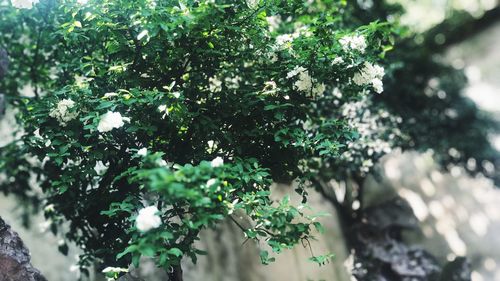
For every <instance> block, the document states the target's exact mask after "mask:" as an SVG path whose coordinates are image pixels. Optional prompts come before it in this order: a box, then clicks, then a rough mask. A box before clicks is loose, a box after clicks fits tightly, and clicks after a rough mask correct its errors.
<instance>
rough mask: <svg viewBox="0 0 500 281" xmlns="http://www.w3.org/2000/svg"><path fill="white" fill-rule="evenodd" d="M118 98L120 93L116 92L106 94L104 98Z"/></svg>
mask: <svg viewBox="0 0 500 281" xmlns="http://www.w3.org/2000/svg"><path fill="white" fill-rule="evenodd" d="M116 96H118V93H114V92H111V93H105V94H104V98H106V99H109V98H112V97H116Z"/></svg>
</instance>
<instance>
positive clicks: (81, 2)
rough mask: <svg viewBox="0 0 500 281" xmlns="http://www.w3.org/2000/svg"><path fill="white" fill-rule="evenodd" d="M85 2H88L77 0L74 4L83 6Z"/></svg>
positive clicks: (86, 0) (87, 0)
mask: <svg viewBox="0 0 500 281" xmlns="http://www.w3.org/2000/svg"><path fill="white" fill-rule="evenodd" d="M87 2H89V0H77V1H76V3H78V4H80V5H85V4H87Z"/></svg>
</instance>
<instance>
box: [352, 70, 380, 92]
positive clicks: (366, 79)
mask: <svg viewBox="0 0 500 281" xmlns="http://www.w3.org/2000/svg"><path fill="white" fill-rule="evenodd" d="M384 74H385V70H384V68H383V67H381V66H379V65H376V64H375V65H374V64H371V63H369V62H365V63H364V65H363V68H362V69H361V70H360V72H358V73H356V74H354V77H353V79H352V81H353V82H354V83H355V84H356V85H358V86H363V85H369V84H371V85H372V87H373V89H374V90H375V92H377V93H379V94H380V93H382V92H383V91H384V84H383V83H382V78H383V77H384Z"/></svg>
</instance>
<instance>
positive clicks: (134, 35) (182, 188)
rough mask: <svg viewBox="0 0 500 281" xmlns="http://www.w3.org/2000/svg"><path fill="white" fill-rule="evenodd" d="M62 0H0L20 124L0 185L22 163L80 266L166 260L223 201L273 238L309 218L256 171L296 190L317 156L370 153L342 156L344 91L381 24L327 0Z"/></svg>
mask: <svg viewBox="0 0 500 281" xmlns="http://www.w3.org/2000/svg"><path fill="white" fill-rule="evenodd" d="M79 2H80V3H79ZM79 2H75V1H53V0H47V1H41V2H40V3H37V4H35V5H34V6H33V7H32V8H30V7H29V5H28V6H27V7H19V6H18V7H17V8H16V7H12V6H10V5H8V4H7V5H5V4H4V5H3V6H2V7H1V10H0V12H1V16H2V18H3V19H5V23H4V22H2V25H1V26H0V28H2V36H1V39H0V40H1V41H0V42H1V44H2V46H6V49H7V50H8V51H9V56H10V57H11V58H12V65H11V71H10V72H9V75H8V76H7V77H6V79H4V81H2V88H3V89H5V91H6V92H7V94H8V96H9V98H10V99H11V102H12V103H13V104H16V105H17V108H18V109H19V112H18V114H17V116H18V120H19V122H20V124H21V125H22V130H23V133H22V135H21V137H20V138H19V139H18V140H16V141H15V142H13V143H11V144H10V145H8V146H6V147H5V148H4V149H2V153H4V155H3V156H2V162H1V164H0V165H1V167H2V168H3V170H4V172H5V173H6V174H7V176H6V177H5V180H4V181H2V187H3V190H6V191H9V190H12V189H13V187H15V190H16V191H15V192H18V191H21V190H28V189H31V187H30V184H31V182H30V181H29V178H30V176H33V177H36V179H37V183H38V184H39V186H40V188H41V190H42V192H43V199H44V202H45V206H46V207H45V214H46V217H47V219H48V222H49V224H50V227H51V228H52V229H53V230H54V231H56V229H57V225H60V224H62V223H63V222H64V221H69V222H70V227H69V229H68V230H67V231H65V234H64V237H65V239H68V240H71V241H74V242H76V243H77V244H78V245H79V246H81V247H82V249H84V250H85V254H84V255H83V256H82V257H81V259H80V265H82V266H83V267H85V266H88V265H90V264H91V262H94V261H96V260H97V261H99V262H100V263H101V264H103V265H105V266H114V265H116V266H126V265H128V264H129V263H130V262H131V261H132V262H133V263H134V264H137V263H138V261H139V257H140V256H141V255H145V256H151V257H154V258H155V260H156V262H157V264H158V266H161V267H163V268H165V269H167V270H169V269H170V268H175V266H176V265H178V264H179V261H180V258H181V257H183V256H186V255H187V256H191V257H192V258H193V259H194V260H195V259H196V255H197V254H198V253H200V251H199V250H197V249H195V248H194V246H193V242H194V241H195V240H196V239H197V237H198V234H199V232H200V230H202V229H203V228H206V227H211V226H214V225H215V224H216V223H217V222H219V221H221V220H223V219H224V218H226V217H230V216H231V214H232V213H233V212H235V211H240V212H243V213H246V214H247V215H248V217H249V218H251V220H252V221H253V222H254V224H253V225H254V226H253V227H252V228H250V229H244V233H245V235H246V237H247V238H249V239H256V240H266V241H267V243H268V244H269V245H270V246H271V247H272V249H273V251H274V252H280V251H281V249H283V248H289V247H292V246H293V245H295V244H297V243H299V242H300V241H302V240H304V239H308V238H309V237H310V235H311V228H312V227H316V228H318V229H321V228H320V225H319V224H318V222H316V221H315V216H314V215H312V214H310V212H309V211H307V210H308V209H307V208H304V206H305V205H300V206H291V205H290V203H289V200H288V199H287V198H284V199H283V200H281V201H280V202H273V201H272V200H271V199H270V189H269V188H270V186H271V184H272V182H273V181H286V182H288V181H291V180H297V181H299V185H298V189H297V191H298V192H300V193H301V194H302V195H303V196H304V203H305V202H306V198H307V192H306V191H305V190H304V186H305V184H306V183H307V180H308V179H310V178H312V177H314V176H316V175H317V173H318V171H319V169H320V168H321V167H328V166H330V165H339V163H347V164H349V163H351V162H352V163H353V164H352V165H353V166H354V167H358V168H356V169H360V171H362V172H363V173H365V172H367V171H368V169H369V168H370V167H371V166H372V165H373V162H372V161H371V160H369V158H367V159H362V158H359V159H356V160H354V158H353V157H352V156H351V155H350V154H351V152H349V150H350V147H351V146H353V145H355V144H356V140H362V141H363V143H364V142H366V140H365V139H364V137H366V136H363V135H361V136H360V133H359V130H358V128H356V126H355V125H356V120H358V118H359V117H358V116H357V114H355V111H353V109H352V106H353V104H356V103H357V102H359V101H362V100H366V99H367V98H368V97H369V96H371V95H374V94H376V92H379V93H380V92H382V91H383V85H382V77H383V75H384V69H383V67H380V66H378V65H377V61H378V60H379V59H380V58H381V57H383V55H384V53H385V51H386V50H388V49H390V43H389V42H390V40H389V39H390V38H391V31H390V29H389V25H387V24H384V23H376V22H374V23H371V24H369V25H365V26H359V27H357V28H356V29H354V28H345V26H346V24H344V20H345V14H344V7H345V5H346V4H345V3H343V1H325V2H319V3H314V4H311V3H304V2H303V1H286V2H283V1H275V2H273V1H266V2H262V3H261V2H258V1H181V2H177V1H175V2H171V1H161V2H152V1H128V0H123V1H89V3H82V2H81V1H79ZM24 85H30V86H31V87H32V89H33V94H32V96H30V97H25V96H22V95H21V96H19V95H18V91H19V89H21V88H22V87H23V86H24ZM348 143H351V145H350V146H349V145H348ZM364 148H365V146H364V145H360V146H359V147H358V150H360V149H364ZM377 152H382V151H377ZM23 194H24V193H23ZM148 206H149V207H148ZM153 206H154V207H153ZM145 207H147V208H145ZM137 212H139V216H137V215H136V214H137ZM141 215H144V217H141ZM134 222H135V223H134ZM62 229H64V228H62ZM261 257H262V259H263V262H264V263H267V262H269V261H272V259H273V258H271V256H269V254H268V253H266V252H263V254H262V255H261ZM313 260H316V261H320V262H324V258H321V257H319V258H318V257H316V258H315V259H313Z"/></svg>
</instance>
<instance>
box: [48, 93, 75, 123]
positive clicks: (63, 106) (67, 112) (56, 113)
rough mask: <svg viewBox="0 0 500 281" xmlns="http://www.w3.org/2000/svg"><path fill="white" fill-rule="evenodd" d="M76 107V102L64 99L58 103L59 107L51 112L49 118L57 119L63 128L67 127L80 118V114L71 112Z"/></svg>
mask: <svg viewBox="0 0 500 281" xmlns="http://www.w3.org/2000/svg"><path fill="white" fill-rule="evenodd" d="M74 107H75V102H74V101H72V100H71V99H63V100H61V101H59V102H58V103H57V106H56V107H55V108H53V109H52V110H51V111H50V112H49V116H50V117H52V118H55V119H57V121H59V124H60V125H61V126H63V127H64V126H66V125H67V123H68V122H69V121H71V120H73V119H75V118H76V117H77V116H78V112H77V111H74V110H71V109H72V108H74Z"/></svg>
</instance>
